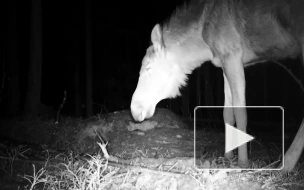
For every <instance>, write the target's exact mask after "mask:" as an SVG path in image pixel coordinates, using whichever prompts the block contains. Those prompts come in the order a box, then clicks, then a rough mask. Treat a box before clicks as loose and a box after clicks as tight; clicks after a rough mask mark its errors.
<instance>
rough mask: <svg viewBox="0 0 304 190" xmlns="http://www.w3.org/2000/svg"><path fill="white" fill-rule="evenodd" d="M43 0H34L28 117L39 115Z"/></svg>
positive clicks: (26, 113) (26, 112)
mask: <svg viewBox="0 0 304 190" xmlns="http://www.w3.org/2000/svg"><path fill="white" fill-rule="evenodd" d="M41 8H42V7H41V0H32V12H31V36H30V39H31V40H30V64H29V73H28V86H27V94H26V102H25V108H24V114H25V117H26V118H27V119H33V118H34V117H37V116H38V113H39V105H40V93H41V72H42V22H41V21H42V18H41V16H42V15H41V12H42V10H41Z"/></svg>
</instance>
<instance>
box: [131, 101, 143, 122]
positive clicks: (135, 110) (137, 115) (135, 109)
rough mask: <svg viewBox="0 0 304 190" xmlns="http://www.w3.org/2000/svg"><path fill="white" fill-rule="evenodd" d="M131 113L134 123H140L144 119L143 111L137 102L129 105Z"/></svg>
mask: <svg viewBox="0 0 304 190" xmlns="http://www.w3.org/2000/svg"><path fill="white" fill-rule="evenodd" d="M131 113H132V116H133V118H134V120H135V121H139V122H142V121H143V120H144V119H145V113H144V109H143V107H142V106H141V104H139V103H137V102H132V103H131Z"/></svg>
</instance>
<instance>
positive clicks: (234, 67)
mask: <svg viewBox="0 0 304 190" xmlns="http://www.w3.org/2000/svg"><path fill="white" fill-rule="evenodd" d="M224 82H225V89H224V90H225V106H231V105H232V106H241V107H234V108H224V121H225V123H227V124H229V125H232V126H233V125H234V124H235V121H236V126H237V128H238V129H239V130H241V131H243V132H245V133H246V127H247V112H246V108H245V107H244V106H245V105H246V99H245V74H244V67H243V64H242V63H241V61H236V59H234V60H233V61H230V62H229V61H228V62H226V64H225V66H224ZM226 156H227V157H228V158H231V157H232V156H234V155H233V153H232V151H231V152H229V153H227V154H226ZM238 165H239V166H240V167H241V168H247V167H248V166H249V162H248V153H247V144H244V145H241V146H240V147H239V148H238Z"/></svg>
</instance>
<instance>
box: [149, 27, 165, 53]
mask: <svg viewBox="0 0 304 190" xmlns="http://www.w3.org/2000/svg"><path fill="white" fill-rule="evenodd" d="M151 41H152V43H153V46H154V49H155V50H156V51H157V50H160V49H162V47H163V41H162V33H161V29H160V26H159V24H156V25H155V26H154V28H153V30H152V33H151Z"/></svg>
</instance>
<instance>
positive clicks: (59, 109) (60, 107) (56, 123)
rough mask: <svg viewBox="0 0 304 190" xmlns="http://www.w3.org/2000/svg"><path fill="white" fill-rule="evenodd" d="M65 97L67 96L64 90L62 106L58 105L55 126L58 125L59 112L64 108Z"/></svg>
mask: <svg viewBox="0 0 304 190" xmlns="http://www.w3.org/2000/svg"><path fill="white" fill-rule="evenodd" d="M66 96H67V92H66V90H65V91H64V96H63V101H62V104H60V106H59V108H58V111H57V116H56V122H55V125H58V123H59V116H60V112H61V109H62V108H63V106H64V104H65V101H66Z"/></svg>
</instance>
